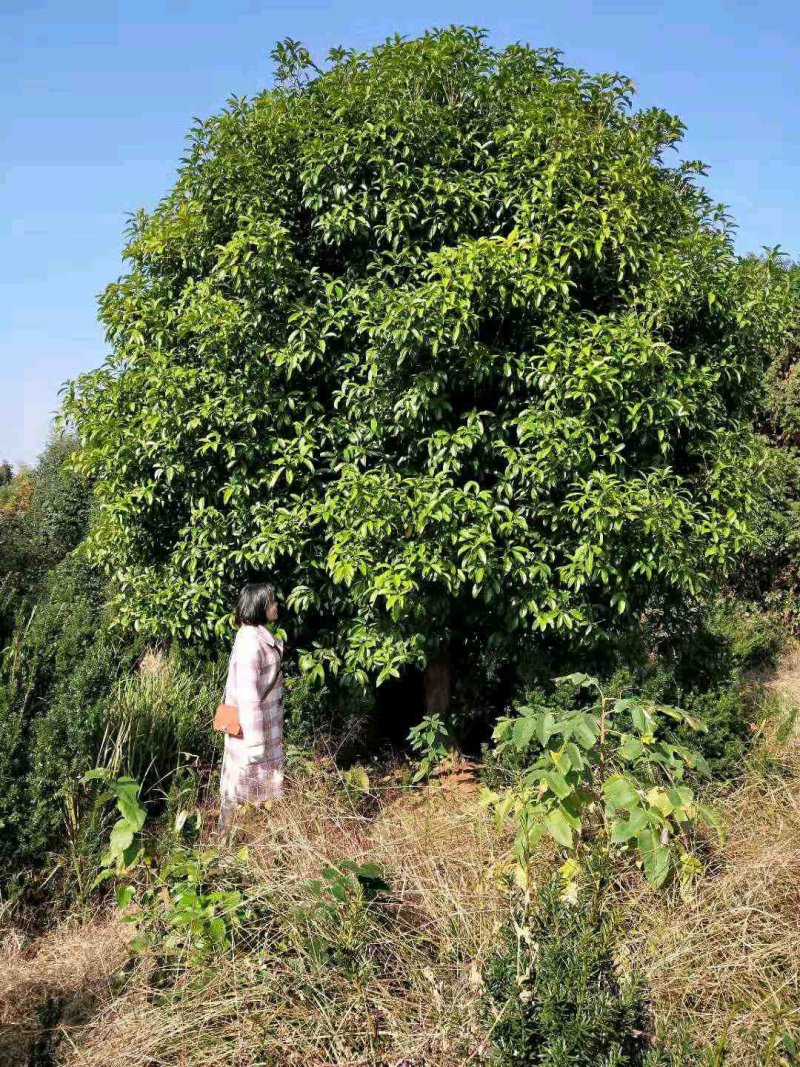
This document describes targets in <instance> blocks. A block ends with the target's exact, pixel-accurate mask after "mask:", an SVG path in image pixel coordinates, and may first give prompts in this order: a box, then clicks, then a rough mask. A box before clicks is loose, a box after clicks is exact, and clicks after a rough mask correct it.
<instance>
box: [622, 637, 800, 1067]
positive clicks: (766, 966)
mask: <svg viewBox="0 0 800 1067" xmlns="http://www.w3.org/2000/svg"><path fill="white" fill-rule="evenodd" d="M768 685H769V686H770V687H771V688H772V689H773V690H774V691H775V692H777V693H778V695H780V696H781V697H783V698H784V699H785V700H786V702H787V703H788V704H790V705H792V706H800V653H798V652H793V653H791V654H790V655H789V656H787V657H786V658H785V659H784V661H783V662H782V663H781V665H780V666H779V668H778V670H777V671H776V672H775V673H774V675H773V676H772V677H771V678H770V679H768ZM717 807H718V810H719V811H720V813H721V814H722V816H723V818H724V820H725V823H726V825H727V828H728V838H727V841H726V842H725V844H724V845H723V846H722V847H716V848H714V849H713V850H712V853H711V855H710V857H709V875H708V876H707V877H705V878H703V879H702V880H701V881H700V882H699V883H698V885H697V888H696V890H695V892H694V894H693V897H692V898H691V899H690V900H689V901H684V900H681V899H680V898H679V897H678V896H677V894H676V896H675V897H674V898H673V899H671V900H665V899H664V897H662V896H658V895H654V894H651V893H648V892H645V891H641V889H640V888H639V889H637V890H636V891H633V892H630V893H629V896H628V899H627V901H626V903H627V904H628V913H629V919H630V925H631V927H632V931H633V933H632V942H633V944H634V945H635V946H636V947H637V948H638V952H639V954H640V958H641V960H642V963H643V968H644V971H645V974H646V976H647V979H648V981H649V984H650V987H651V990H652V997H653V1005H654V1009H655V1013H656V1017H657V1021H658V1024H659V1028H660V1029H661V1030H662V1031H667V1032H669V1031H674V1030H676V1029H680V1028H685V1029H686V1030H687V1031H688V1032H689V1034H690V1035H691V1036H692V1037H693V1038H694V1039H695V1041H696V1042H697V1044H698V1045H699V1046H701V1047H706V1048H714V1047H717V1048H719V1047H722V1048H724V1049H725V1050H726V1052H727V1059H726V1061H725V1062H726V1063H731V1064H737V1065H741V1067H764V1065H765V1064H768V1063H770V1062H774V1063H779V1062H786V1061H785V1060H778V1059H777V1058H776V1059H773V1060H771V1059H770V1056H771V1055H772V1047H773V1046H774V1045H775V1043H776V1041H777V1040H778V1038H779V1037H780V1035H781V1034H782V1033H788V1034H790V1035H791V1036H793V1037H795V1038H796V1037H797V1036H798V1035H800V737H799V736H798V732H797V730H796V729H794V730H793V731H792V733H791V734H790V736H789V737H788V738H782V737H780V736H778V732H777V731H776V730H775V729H774V728H771V729H770V730H769V731H768V736H767V737H766V738H765V741H764V745H763V747H762V748H761V749H760V750H759V752H758V753H757V754H756V758H755V759H754V761H753V765H752V766H751V767H750V768H749V769H748V770H747V772H746V773H745V774H744V775H743V777H742V779H741V781H740V782H738V783H737V784H736V785H735V786H734V787H733V788H731V789H730V790H729V791H728V792H727V793H726V794H725V795H722V796H721V797H720V798H719V800H718V804H717Z"/></svg>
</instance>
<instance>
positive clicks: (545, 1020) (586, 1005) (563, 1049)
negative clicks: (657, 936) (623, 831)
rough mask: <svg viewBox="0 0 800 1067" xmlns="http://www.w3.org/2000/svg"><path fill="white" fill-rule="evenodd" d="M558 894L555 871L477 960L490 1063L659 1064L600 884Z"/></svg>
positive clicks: (640, 994)
mask: <svg viewBox="0 0 800 1067" xmlns="http://www.w3.org/2000/svg"><path fill="white" fill-rule="evenodd" d="M563 890H564V885H563V882H562V880H561V878H560V877H559V876H557V877H555V878H554V879H553V880H552V881H551V882H549V883H548V884H546V885H545V886H543V887H542V889H541V890H540V892H539V893H538V896H537V901H536V906H535V908H533V909H532V910H531V911H526V910H524V909H517V910H516V914H515V916H514V921H513V922H510V923H509V924H507V925H506V926H505V927H504V929H503V930H502V932H501V935H500V945H499V947H498V949H497V950H496V951H495V952H494V954H493V955H492V957H491V958H490V960H489V962H488V964H487V966H486V969H485V974H484V981H485V986H486V995H487V1021H488V1023H489V1024H490V1025H491V1034H492V1042H493V1059H492V1061H491V1062H492V1064H493V1067H534V1065H537V1067H539V1065H541V1067H641V1065H648V1067H655V1065H656V1064H658V1063H666V1062H669V1061H668V1060H665V1059H662V1058H661V1057H659V1056H658V1054H657V1053H656V1052H655V1051H654V1050H653V1048H652V1046H651V1040H650V1038H649V1036H648V1030H649V1018H648V1008H647V1000H646V991H645V989H644V987H643V985H642V982H641V980H640V979H639V978H638V977H637V976H636V975H635V974H624V973H623V972H622V970H621V968H620V966H619V965H618V962H617V959H616V953H617V949H618V940H619V931H618V928H617V925H616V922H615V919H614V917H613V914H612V913H611V912H610V911H609V910H608V909H607V907H606V902H605V898H604V894H603V891H602V889H601V888H600V887H599V886H598V885H596V884H590V885H588V886H584V887H583V888H582V890H581V892H580V896H579V898H578V899H577V900H576V901H573V902H572V903H568V902H567V901H566V900H565V899H564V896H563ZM686 1062H687V1061H682V1063H684V1065H685V1064H686ZM676 1067H677V1065H676Z"/></svg>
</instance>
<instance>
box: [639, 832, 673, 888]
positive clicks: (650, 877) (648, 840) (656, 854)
mask: <svg viewBox="0 0 800 1067" xmlns="http://www.w3.org/2000/svg"><path fill="white" fill-rule="evenodd" d="M638 845H639V854H640V855H641V857H642V864H643V866H644V873H645V877H646V878H647V881H648V882H649V883H650V885H651V886H652V887H653V888H654V889H658V888H659V887H660V886H662V885H663V884H664V882H665V881H666V880H667V875H668V874H669V864H670V855H669V849H668V848H667V847H666V846H665V845H662V844H661V841H660V839H659V836H658V833H657V831H655V830H652V829H650V828H649V827H647V828H645V829H644V830H642V831H641V832H640V833H639V838H638Z"/></svg>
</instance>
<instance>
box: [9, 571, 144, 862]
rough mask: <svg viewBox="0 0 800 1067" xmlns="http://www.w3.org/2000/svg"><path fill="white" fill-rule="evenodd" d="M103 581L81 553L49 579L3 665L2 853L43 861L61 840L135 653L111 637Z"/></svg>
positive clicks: (20, 859)
mask: <svg viewBox="0 0 800 1067" xmlns="http://www.w3.org/2000/svg"><path fill="white" fill-rule="evenodd" d="M104 592H105V586H104V583H103V581H102V580H101V579H100V578H99V576H98V575H97V573H96V572H95V571H94V570H93V569H92V568H91V567H90V566H89V565H88V564H87V563H86V562H85V561H84V560H83V559H81V558H80V557H79V556H75V555H72V556H68V557H67V558H66V559H65V560H64V561H62V562H61V563H59V564H58V565H57V566H56V567H55V568H54V569H53V571H52V572H51V574H50V575H49V577H48V579H47V580H46V583H45V586H44V588H43V591H42V594H41V596H40V598H39V600H38V601H37V603H36V604H35V606H34V607H33V608H32V609H31V611H30V614H29V615H27V616H23V617H22V618H20V621H19V624H18V627H17V630H16V633H15V635H14V638H13V640H12V643H11V644H10V645H9V647H8V648H7V649H6V653H5V656H4V661H3V665H2V671H0V716H1V717H2V722H3V730H2V731H0V856H2V859H3V861H4V869H5V870H6V871H7V870H8V869H9V866H10V865H19V864H22V863H28V862H30V863H35V862H41V860H42V857H43V856H44V854H45V852H46V851H48V850H49V849H52V848H60V847H63V845H64V844H65V807H66V806H67V805H69V804H70V803H71V801H72V800H73V799H74V796H75V792H76V787H77V780H78V778H79V777H80V775H81V774H83V773H84V772H85V771H87V770H89V769H90V768H92V767H94V766H95V763H96V757H97V754H98V749H99V745H100V741H101V738H102V733H103V729H104V712H105V705H106V700H107V697H108V694H109V692H110V690H111V688H112V686H113V684H114V682H115V680H116V679H117V678H118V677H119V676H120V675H121V674H124V673H125V672H127V671H129V670H130V669H131V668H132V666H133V664H134V662H135V660H136V657H137V648H136V646H135V645H132V644H126V643H124V642H123V641H122V640H121V639H120V638H119V637H118V636H112V635H111V634H110V633H109V631H108V629H107V627H106V625H105V620H104V615H103V608H104Z"/></svg>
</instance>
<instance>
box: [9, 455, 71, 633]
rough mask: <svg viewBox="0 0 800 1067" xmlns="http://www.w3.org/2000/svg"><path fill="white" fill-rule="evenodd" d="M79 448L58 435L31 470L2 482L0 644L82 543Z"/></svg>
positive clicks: (24, 469)
mask: <svg viewBox="0 0 800 1067" xmlns="http://www.w3.org/2000/svg"><path fill="white" fill-rule="evenodd" d="M76 449H77V442H76V440H75V439H74V438H73V437H71V436H69V435H56V436H54V437H53V438H51V440H50V441H49V443H48V444H47V447H46V448H45V449H44V451H43V452H42V455H41V456H40V457H39V461H38V463H37V465H36V467H34V468H33V469H27V468H22V469H20V470H18V471H17V472H16V473H15V474H14V476H13V477H8V472H6V470H5V468H0V469H2V470H3V471H4V472H5V473H4V477H6V478H7V481H6V482H5V483H4V484H3V485H0V647H2V646H3V645H4V644H5V643H6V642H7V640H8V639H9V637H10V636H11V633H12V631H13V628H14V619H15V616H16V614H17V613H18V612H19V611H20V610H25V608H26V606H27V608H28V609H30V607H31V605H32V603H33V602H34V601H35V599H36V597H37V595H38V593H39V591H40V589H41V587H42V584H43V583H44V581H45V579H46V576H47V574H48V572H49V571H50V569H51V568H52V567H54V566H55V565H56V564H57V563H58V562H59V561H60V560H62V559H64V557H65V556H67V555H68V554H69V553H70V552H71V551H72V550H73V549H74V548H76V547H77V545H78V544H79V543H80V542H81V541H82V539H83V538H84V536H85V534H86V530H87V528H88V520H89V511H90V506H91V493H90V488H89V484H88V482H87V481H86V479H85V478H84V477H82V476H81V475H80V474H78V473H77V472H76V471H75V470H73V469H72V464H71V460H72V458H73V456H74V454H75V451H76Z"/></svg>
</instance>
